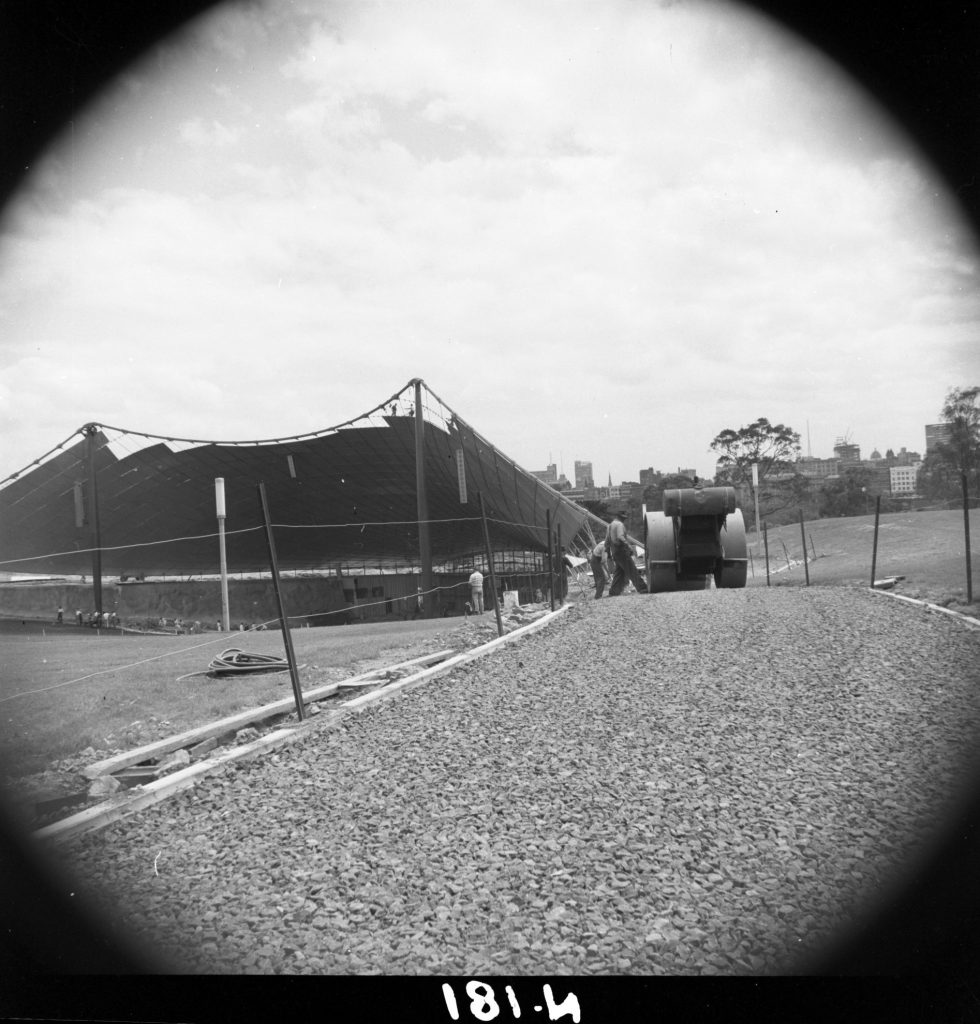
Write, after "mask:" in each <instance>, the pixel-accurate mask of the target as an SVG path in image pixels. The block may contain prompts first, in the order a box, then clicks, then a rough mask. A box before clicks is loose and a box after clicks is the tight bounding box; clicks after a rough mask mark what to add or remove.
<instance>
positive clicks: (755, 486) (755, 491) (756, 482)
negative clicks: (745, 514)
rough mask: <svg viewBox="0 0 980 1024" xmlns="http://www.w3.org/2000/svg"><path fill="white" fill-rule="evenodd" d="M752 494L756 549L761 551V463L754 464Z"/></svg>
mask: <svg viewBox="0 0 980 1024" xmlns="http://www.w3.org/2000/svg"><path fill="white" fill-rule="evenodd" d="M752 493H753V494H754V495H755V549H756V551H758V550H759V463H758V462H753V463H752Z"/></svg>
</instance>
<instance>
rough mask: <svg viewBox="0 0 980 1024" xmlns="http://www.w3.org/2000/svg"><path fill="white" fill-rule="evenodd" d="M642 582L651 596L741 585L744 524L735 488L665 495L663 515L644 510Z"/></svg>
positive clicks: (687, 489)
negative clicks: (644, 569)
mask: <svg viewBox="0 0 980 1024" xmlns="http://www.w3.org/2000/svg"><path fill="white" fill-rule="evenodd" d="M643 529H644V532H645V534H646V570H647V584H648V586H649V589H650V593H651V594H663V593H667V592H669V591H672V590H706V589H707V588H708V587H710V586H711V580H712V579H714V581H715V586H716V587H725V588H728V587H744V586H745V578H746V574H747V569H748V557H747V551H748V549H747V547H746V542H745V520H744V519H743V518H742V511H741V509H739V508H738V507H737V506H736V498H735V488H734V487H682V488H676V489H673V490H668V491H664V510H663V512H654V511H651V512H648V511H647V510H646V506H645V505H644V506H643Z"/></svg>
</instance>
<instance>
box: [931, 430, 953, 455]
mask: <svg viewBox="0 0 980 1024" xmlns="http://www.w3.org/2000/svg"><path fill="white" fill-rule="evenodd" d="M949 431H950V424H948V423H927V424H926V455H928V454H929V453H930V452H934V451H935V450H936V448H937V447H938V446H939V445H941V444H945V443H946V442H947V441H948V440H949Z"/></svg>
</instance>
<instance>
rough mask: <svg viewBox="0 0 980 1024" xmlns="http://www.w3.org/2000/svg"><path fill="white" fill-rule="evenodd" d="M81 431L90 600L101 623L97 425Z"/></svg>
mask: <svg viewBox="0 0 980 1024" xmlns="http://www.w3.org/2000/svg"><path fill="white" fill-rule="evenodd" d="M82 430H83V431H84V433H85V439H86V454H87V456H88V523H89V531H90V536H91V543H92V599H93V601H94V602H95V611H96V614H97V615H98V616H99V618H98V620H97V621H98V622H100V623H101V621H102V530H101V529H100V527H99V491H98V483H97V480H96V473H95V440H96V437H97V435H98V433H99V425H98V423H87V424H86V425H85V426H84V427H83V428H82Z"/></svg>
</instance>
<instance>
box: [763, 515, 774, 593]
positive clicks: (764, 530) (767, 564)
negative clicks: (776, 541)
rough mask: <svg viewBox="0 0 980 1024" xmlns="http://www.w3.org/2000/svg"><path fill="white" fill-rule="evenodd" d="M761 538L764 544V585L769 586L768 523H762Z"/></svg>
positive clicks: (770, 584)
mask: <svg viewBox="0 0 980 1024" xmlns="http://www.w3.org/2000/svg"><path fill="white" fill-rule="evenodd" d="M762 540H763V542H764V543H765V545H766V586H767V587H771V586H772V583H771V582H770V580H769V524H768V523H763V524H762Z"/></svg>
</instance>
